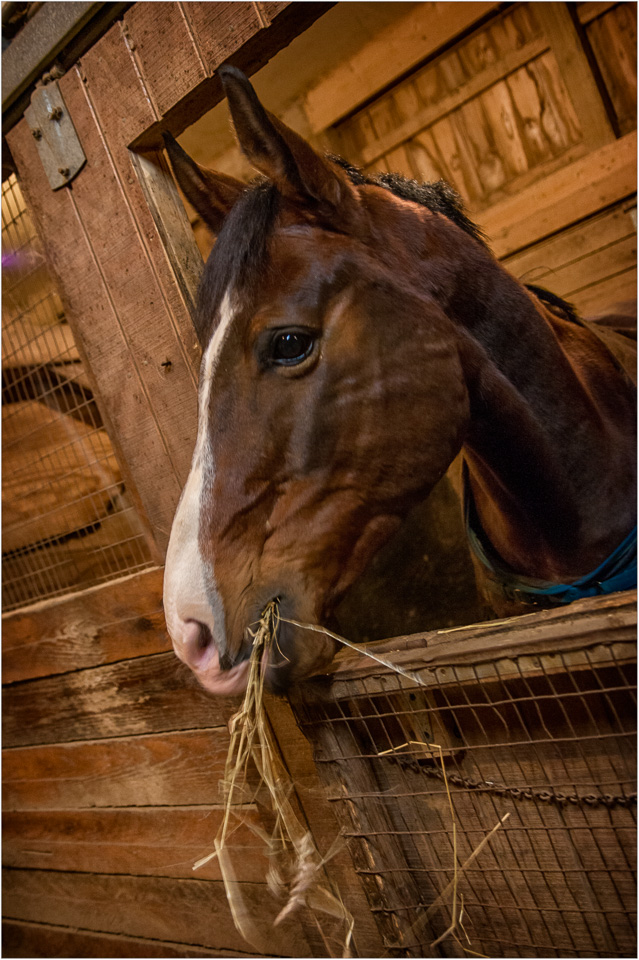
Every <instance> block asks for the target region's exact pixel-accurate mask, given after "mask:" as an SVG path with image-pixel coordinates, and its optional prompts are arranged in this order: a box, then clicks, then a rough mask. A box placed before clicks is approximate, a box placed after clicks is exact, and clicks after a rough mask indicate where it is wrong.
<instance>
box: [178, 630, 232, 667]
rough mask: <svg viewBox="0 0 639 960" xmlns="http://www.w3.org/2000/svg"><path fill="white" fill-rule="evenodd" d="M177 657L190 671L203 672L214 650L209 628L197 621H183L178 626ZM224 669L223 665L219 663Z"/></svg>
mask: <svg viewBox="0 0 639 960" xmlns="http://www.w3.org/2000/svg"><path fill="white" fill-rule="evenodd" d="M179 639H180V651H179V656H180V658H181V659H182V660H184V662H185V663H186V665H187V666H188V667H190V668H191V670H204V669H206V666H207V664H208V663H209V661H210V660H211V657H212V656H213V655H214V654H215V652H216V648H215V644H214V642H213V635H212V633H211V631H210V629H209V627H208V626H207V625H206V624H205V623H201V622H200V621H199V620H183V621H182V623H181V624H180V638H179ZM220 666H221V667H222V669H224V665H223V664H222V663H221V662H220Z"/></svg>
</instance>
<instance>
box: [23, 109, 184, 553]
mask: <svg viewBox="0 0 639 960" xmlns="http://www.w3.org/2000/svg"><path fill="white" fill-rule="evenodd" d="M9 137H10V139H11V145H12V147H11V148H12V153H13V156H14V157H15V159H16V163H17V164H18V167H19V169H21V170H28V171H29V174H28V176H25V177H23V178H22V185H23V190H24V193H25V195H26V197H27V201H28V203H29V207H30V209H31V211H32V213H33V216H34V219H35V220H36V221H37V223H38V226H39V229H40V232H41V237H42V240H43V243H44V247H45V252H46V253H47V257H48V260H49V264H50V266H51V268H52V271H53V274H54V276H55V277H56V280H57V283H58V286H59V289H60V290H61V292H62V294H63V300H64V302H65V311H66V314H67V316H68V318H69V324H70V326H71V327H72V329H73V331H74V334H75V338H76V343H77V344H78V349H79V350H80V352H81V356H83V359H85V360H86V365H87V367H88V368H90V369H91V370H94V371H95V381H96V389H95V391H94V393H95V395H96V397H97V399H98V403H99V405H100V410H101V413H102V418H103V420H104V421H105V424H106V426H107V429H108V432H109V435H110V437H111V438H112V440H114V441H115V444H116V453H117V452H118V448H119V450H120V452H121V457H119V460H120V464H121V468H122V470H123V474H124V476H125V478H126V479H128V478H129V477H134V478H135V484H134V483H133V482H131V483H127V487H129V488H135V486H136V485H139V488H140V496H141V497H142V500H143V503H144V508H145V512H146V515H147V516H148V518H149V521H150V522H151V523H152V524H153V527H154V530H156V531H158V538H159V539H160V540H162V538H163V536H164V538H166V533H165V534H164V535H163V534H162V531H166V532H168V529H169V527H170V523H171V519H172V515H173V510H174V507H175V504H176V503H177V499H178V496H179V491H180V483H179V481H178V479H177V477H176V476H175V471H174V470H173V468H172V466H171V463H170V460H169V458H168V456H167V451H166V448H165V445H164V438H163V436H162V434H161V431H160V429H159V425H158V423H157V420H156V418H155V416H154V411H153V409H152V407H151V404H150V401H149V397H148V395H147V394H146V392H145V389H144V385H143V382H142V380H141V376H140V372H139V369H138V365H137V363H136V362H135V360H134V358H133V357H132V355H131V351H130V348H129V345H128V343H127V340H126V337H125V335H124V333H123V331H122V328H121V326H120V324H119V318H118V316H117V313H116V310H115V307H114V304H113V302H112V300H111V297H110V291H109V290H108V288H107V287H106V285H105V278H104V276H103V274H102V272H101V269H100V266H99V265H98V263H97V262H96V259H95V251H94V250H93V248H92V246H91V243H90V240H89V238H88V237H87V235H86V234H85V232H84V229H83V226H82V223H81V222H80V221H79V219H78V216H77V214H76V209H75V206H74V201H75V196H76V192H77V191H78V190H79V188H80V176H82V177H85V178H86V177H89V179H91V178H92V177H93V173H94V171H93V165H94V163H96V164H97V165H98V167H99V163H100V158H99V157H98V158H97V159H95V158H93V157H92V156H91V152H90V148H89V140H88V138H86V139H85V150H86V151H87V152H88V156H89V159H88V165H87V166H86V167H85V169H84V170H83V171H82V173H81V174H80V175H79V176H78V177H77V178H76V181H75V183H74V193H73V194H71V192H70V191H69V190H61V191H57V192H56V193H54V192H52V191H51V190H50V189H49V188H48V186H47V184H46V177H45V175H44V171H43V169H42V166H41V164H40V163H39V160H38V157H37V154H36V153H35V150H34V147H35V141H34V140H33V137H32V136H31V134H30V131H29V130H28V128H26V126H25V125H24V124H23V123H20V124H18V125H17V126H16V127H15V128H14V129H13V130H12V131H11V133H10V135H9ZM96 149H97V150H98V152H102V159H103V160H104V156H103V147H102V145H101V144H97V145H96ZM106 175H107V176H109V173H108V170H107V173H106ZM93 184H94V188H96V190H97V192H96V193H91V188H90V186H89V190H88V198H87V199H88V203H89V204H90V205H91V206H92V207H96V206H97V208H98V212H99V208H100V207H102V210H103V211H104V207H103V206H102V204H101V201H100V185H101V184H100V177H99V176H98V179H97V181H96V180H94V181H93ZM113 214H114V223H113V227H115V225H116V224H118V210H117V208H116V209H115V210H114V211H113ZM120 227H121V228H122V229H124V227H123V226H122V225H120ZM112 236H113V235H112ZM62 238H64V240H63V241H62ZM122 242H123V239H122V235H121V234H120V236H119V238H118V240H117V245H121V244H122ZM118 282H119V278H118ZM103 358H108V360H104V359H103ZM193 410H194V411H195V406H194V407H193ZM193 417H194V418H195V413H193ZM127 465H129V466H130V469H129V468H128V467H127ZM138 465H140V466H141V467H142V470H141V471H139V470H138ZM148 467H150V468H151V469H150V473H149V472H148V469H147V468H148ZM151 475H152V476H151ZM158 476H162V477H163V483H162V488H161V489H162V495H160V496H158V488H157V477H158ZM145 485H146V487H147V489H145ZM149 488H152V489H149Z"/></svg>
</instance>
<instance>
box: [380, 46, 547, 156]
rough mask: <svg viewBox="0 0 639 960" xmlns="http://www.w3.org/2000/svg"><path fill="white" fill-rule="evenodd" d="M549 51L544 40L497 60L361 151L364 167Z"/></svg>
mask: <svg viewBox="0 0 639 960" xmlns="http://www.w3.org/2000/svg"><path fill="white" fill-rule="evenodd" d="M547 49H548V42H547V40H546V39H545V38H544V37H537V38H535V39H534V40H531V41H530V42H529V43H526V44H524V46H523V47H519V48H518V49H517V50H513V51H512V53H509V54H506V55H505V56H503V57H502V58H501V59H500V60H498V61H497V63H494V64H492V65H491V66H488V67H487V68H486V69H485V70H483V71H482V72H481V73H478V74H476V75H475V76H473V77H471V78H470V80H469V81H468V83H466V84H465V85H464V86H463V87H461V88H460V89H459V90H457V91H456V92H455V93H451V94H449V95H448V96H446V97H443V98H442V99H441V100H439V101H438V102H437V103H436V104H434V105H431V106H428V107H424V108H423V109H422V110H419V111H417V112H416V113H414V114H413V115H412V116H411V117H410V118H409V119H408V120H406V121H404V123H402V124H400V125H399V126H397V127H394V128H393V129H392V130H391V131H389V133H387V134H386V135H385V136H383V137H380V139H379V140H376V141H375V142H374V143H371V144H370V145H369V146H366V147H364V149H363V150H362V151H361V160H362V163H363V164H365V165H366V166H368V165H369V164H371V163H374V162H375V160H377V159H378V157H381V156H382V155H383V154H385V153H388V152H389V151H390V150H392V149H393V148H394V147H396V146H397V145H398V144H400V143H403V142H404V141H405V140H409V139H410V138H411V137H414V136H415V135H416V134H417V133H418V132H419V131H420V130H423V129H424V127H428V126H430V124H431V123H435V121H437V120H438V119H439V118H440V117H445V116H447V115H448V114H449V113H450V112H451V111H452V110H455V109H457V108H458V107H461V106H462V105H463V104H464V103H467V102H468V101H469V100H472V99H474V98H475V97H477V96H479V94H481V93H483V92H484V90H488V88H489V87H492V86H493V84H495V83H497V81H499V80H503V79H505V78H506V77H507V76H509V75H510V74H511V73H513V72H514V71H515V70H518V69H519V68H520V67H522V66H523V65H524V64H526V63H528V61H529V60H532V59H534V57H537V56H539V55H540V54H542V53H544V52H545V51H546V50H547Z"/></svg>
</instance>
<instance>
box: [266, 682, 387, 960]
mask: <svg viewBox="0 0 639 960" xmlns="http://www.w3.org/2000/svg"><path fill="white" fill-rule="evenodd" d="M266 711H267V715H268V719H269V722H270V724H271V727H272V729H273V732H274V733H275V737H276V739H277V744H278V747H279V748H280V751H281V754H282V759H283V761H284V764H285V766H286V768H287V770H288V772H289V775H290V777H291V780H292V782H293V783H294V784H295V793H296V795H297V800H298V802H299V805H300V809H301V811H302V816H303V817H304V818H305V820H306V822H307V823H308V826H309V829H310V831H311V833H312V835H313V839H314V841H315V844H316V846H317V848H318V850H319V852H320V854H321V855H322V856H325V855H326V854H327V853H328V851H329V850H330V849H331V847H332V846H333V844H334V843H335V842H336V840H338V838H339V824H338V822H337V819H336V818H335V815H334V813H333V810H332V809H331V805H330V804H329V803H328V801H327V800H326V796H325V790H324V788H323V787H322V784H321V783H320V779H319V777H318V775H317V769H316V767H315V764H314V762H313V755H312V750H311V745H310V743H309V742H308V740H307V739H306V737H305V736H304V734H303V733H302V731H301V730H300V729H299V727H298V725H297V723H296V721H295V717H294V716H293V712H292V710H291V707H290V705H289V703H288V702H287V701H286V700H283V699H281V698H276V697H270V696H269V697H267V702H266ZM325 871H326V874H327V876H328V877H329V879H330V880H332V881H333V882H334V883H335V884H336V886H337V889H338V890H339V892H340V896H341V897H342V899H343V901H344V903H345V904H346V906H347V907H348V909H349V910H350V911H351V914H352V916H353V919H354V921H355V927H354V931H353V938H354V945H355V948H356V951H357V953H356V956H358V957H377V956H382V955H383V952H384V942H383V940H382V938H381V936H380V933H379V930H378V928H377V924H376V923H375V921H374V919H373V916H372V914H371V911H370V907H369V905H368V902H367V901H366V897H365V894H364V889H363V887H362V884H361V881H360V879H359V877H358V876H357V874H356V872H355V870H354V868H353V862H352V860H351V857H350V854H349V852H348V850H347V849H346V847H345V846H343V847H342V849H341V850H338V851H337V853H336V854H335V855H334V856H333V857H331V859H330V860H329V861H328V862H327V863H326V866H325Z"/></svg>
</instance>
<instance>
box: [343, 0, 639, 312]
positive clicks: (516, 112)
mask: <svg viewBox="0 0 639 960" xmlns="http://www.w3.org/2000/svg"><path fill="white" fill-rule="evenodd" d="M572 6H575V5H572ZM636 16H637V13H636V5H635V4H632V3H619V4H614V3H580V4H576V16H575V17H574V19H573V17H572V16H571V13H570V11H569V10H568V8H567V6H566V5H565V4H560V3H550V4H548V3H523V4H513V5H511V6H510V7H509V8H508V9H507V10H506V11H505V12H504V13H501V14H500V13H496V14H495V15H494V16H493V17H491V18H490V19H489V20H488V22H487V23H486V24H485V25H484V26H481V27H479V28H478V29H477V30H475V31H474V32H473V33H472V34H471V35H470V36H469V37H468V38H467V39H464V40H462V41H460V42H458V43H457V44H454V45H453V46H452V47H451V48H450V49H449V50H447V51H445V52H444V53H442V54H441V55H440V56H438V57H436V58H435V59H434V60H432V61H430V62H429V63H427V64H426V65H425V66H423V67H421V68H420V69H418V70H416V71H414V72H413V73H411V74H410V75H409V76H408V77H406V78H405V79H403V80H402V81H401V82H399V83H397V84H395V85H393V86H392V87H391V88H390V89H389V90H388V91H387V92H385V93H383V94H382V95H381V96H379V97H377V98H376V99H375V100H374V101H373V102H372V103H370V104H369V105H367V106H366V107H365V108H364V109H362V110H359V111H357V112H356V113H355V114H354V115H352V116H350V117H349V118H347V119H345V120H343V121H341V122H338V123H337V124H336V125H335V127H334V133H335V138H336V139H335V143H336V145H337V146H338V148H339V149H340V151H341V152H342V153H343V154H344V155H345V156H346V157H348V158H349V159H351V160H353V161H354V162H359V163H361V164H362V166H363V167H364V168H365V169H366V170H369V171H377V170H383V171H391V172H399V173H402V174H404V175H405V176H409V177H414V178H415V179H418V180H437V179H440V178H442V179H445V180H447V181H449V182H450V183H452V184H453V185H454V186H455V187H456V188H457V190H458V191H459V192H460V193H461V195H462V196H463V198H464V200H465V201H466V203H467V205H468V208H469V210H470V213H471V215H472V216H473V218H474V219H476V220H477V221H478V222H479V224H480V225H481V226H482V227H483V228H484V229H485V231H486V233H487V235H488V239H489V241H491V240H492V241H493V247H494V249H495V251H496V253H497V254H498V256H500V257H502V258H504V259H505V262H506V265H507V266H508V268H509V269H510V270H511V271H512V272H513V273H514V274H515V275H517V276H520V277H522V278H523V279H524V280H528V281H529V282H539V283H541V284H542V285H544V286H547V287H548V288H549V289H551V290H553V291H554V292H556V293H558V294H560V295H561V296H565V297H567V298H568V299H570V300H572V301H573V302H574V303H575V304H576V306H577V307H578V308H579V309H580V310H582V311H583V312H585V313H598V312H600V311H601V310H603V309H605V308H606V307H607V306H610V305H612V304H614V303H615V302H617V301H623V300H626V299H628V298H631V297H634V296H635V290H636V239H635V237H636V223H635V220H634V219H633V217H632V211H633V210H634V209H635V207H636V203H635V200H634V196H635V191H636V178H635V162H636V161H635V157H636V89H637V81H636V54H635V49H636ZM610 144H614V150H611V149H609V148H607V145H610ZM553 175H555V176H554V177H553ZM594 179H597V181H598V182H599V185H600V189H599V192H598V194H597V196H596V197H595V196H591V197H587V196H585V195H584V191H585V190H587V188H588V186H589V185H592V183H593V180H594ZM540 184H544V187H543V188H542V189H543V195H542V196H541V197H540V191H539V185H540ZM540 200H541V201H542V202H543V201H544V200H546V202H547V205H548V206H550V207H555V208H557V207H558V206H559V205H560V204H562V203H563V208H562V209H561V210H560V211H559V215H557V212H555V214H554V215H553V216H551V217H550V218H547V219H546V220H543V221H542V220H541V218H540V216H539V212H540V211H539V207H540ZM604 211H605V212H604ZM513 224H518V225H519V230H513ZM505 232H508V235H507V236H506V235H504V233H505ZM524 249H525V253H520V251H521V250H524Z"/></svg>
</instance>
